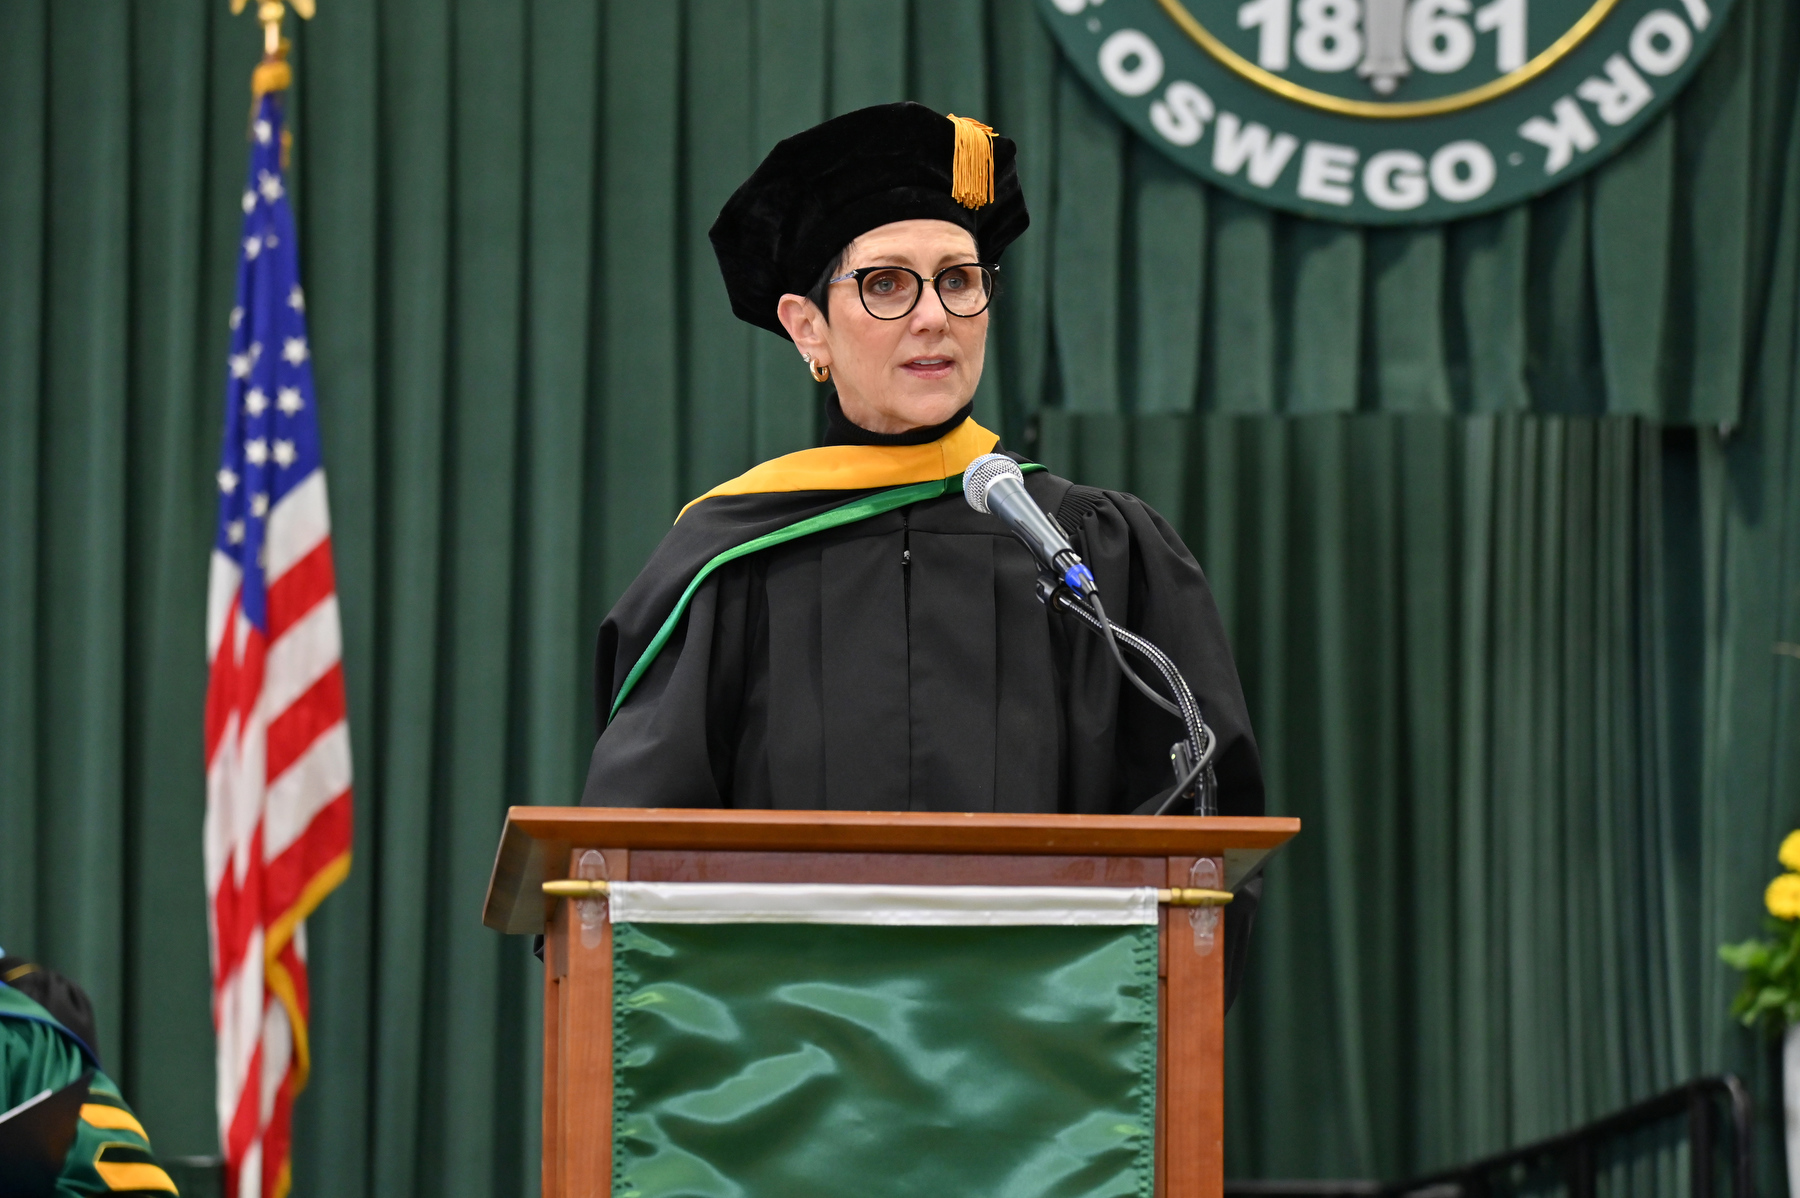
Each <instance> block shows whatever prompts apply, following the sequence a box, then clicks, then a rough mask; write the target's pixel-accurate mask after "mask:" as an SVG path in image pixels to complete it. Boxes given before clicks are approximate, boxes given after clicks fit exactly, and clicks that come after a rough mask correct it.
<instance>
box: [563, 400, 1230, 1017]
mask: <svg viewBox="0 0 1800 1198" xmlns="http://www.w3.org/2000/svg"><path fill="white" fill-rule="evenodd" d="M832 414H833V417H834V420H833V425H834V432H836V433H837V435H838V439H840V440H842V439H849V438H846V436H845V433H844V431H843V426H845V425H847V422H846V421H843V420H842V417H841V414H840V413H838V412H836V411H835V406H834V411H833V413H832ZM960 415H961V414H959V417H960ZM958 423H960V419H956V420H953V421H951V422H950V424H952V425H954V424H958ZM850 427H851V428H852V429H853V428H854V426H850ZM933 431H936V430H933ZM859 432H860V430H855V431H854V432H852V433H850V434H849V437H852V438H855V439H857V440H861V441H862V442H863V443H865V444H867V443H880V442H881V440H882V439H881V438H876V437H873V435H871V434H866V433H864V434H861V436H860V437H857V436H856V433H859ZM1025 485H1026V488H1027V490H1028V491H1029V492H1030V493H1031V495H1032V496H1033V497H1034V498H1035V499H1036V500H1037V502H1038V503H1039V505H1040V506H1041V507H1043V508H1044V510H1046V511H1048V512H1050V513H1051V514H1052V515H1054V516H1055V517H1056V519H1057V521H1058V523H1060V524H1061V525H1062V527H1063V528H1064V530H1065V531H1066V532H1067V533H1068V535H1069V539H1070V541H1071V543H1072V544H1073V545H1074V547H1075V549H1076V551H1077V552H1079V553H1080V554H1081V556H1082V559H1083V560H1084V561H1085V562H1086V563H1087V564H1088V565H1089V566H1090V567H1091V568H1092V569H1093V571H1094V576H1095V578H1096V580H1097V581H1098V583H1099V587H1100V594H1101V596H1102V598H1103V599H1104V600H1105V602H1106V605H1107V613H1108V615H1110V616H1111V617H1112V618H1113V619H1114V620H1117V621H1120V622H1121V623H1123V624H1124V625H1125V626H1126V627H1128V628H1131V629H1132V630H1134V631H1136V632H1138V633H1140V634H1141V635H1143V636H1145V637H1147V638H1149V639H1150V640H1151V641H1153V642H1155V643H1156V644H1157V645H1160V646H1161V647H1162V648H1163V649H1164V650H1165V651H1166V652H1167V653H1168V654H1169V655H1170V656H1171V657H1172V658H1173V659H1174V660H1175V662H1176V664H1177V665H1178V666H1179V667H1180V669H1181V671H1182V673H1183V674H1184V675H1185V676H1186V677H1187V679H1188V682H1189V684H1190V685H1191V686H1192V688H1193V691H1194V694H1195V696H1196V697H1197V698H1198V700H1199V702H1200V706H1201V709H1202V712H1203V713H1204V716H1205V718H1206V721H1207V723H1208V724H1209V725H1210V726H1211V728H1212V730H1213V732H1214V734H1215V735H1216V736H1217V737H1218V739H1219V744H1220V748H1219V753H1218V756H1217V758H1216V761H1215V769H1216V772H1217V776H1218V783H1219V810H1220V812H1221V814H1226V815H1260V814H1262V810H1263V785H1262V769H1261V765H1260V762H1259V760H1258V757H1257V750H1256V742H1255V740H1254V739H1253V737H1252V735H1251V730H1250V721H1249V717H1248V714H1247V712H1246V711H1245V706H1244V697H1243V693H1242V690H1241V688H1240V686H1239V683H1238V676H1237V669H1236V666H1235V665H1234V664H1233V662H1232V657H1231V650H1230V647H1229V646H1228V644H1227V643H1226V639H1225V630H1224V627H1223V625H1222V623H1221V622H1220V619H1219V613H1218V609H1217V607H1216V606H1215V605H1214V603H1213V599H1212V594H1211V591H1210V590H1209V589H1208V587H1207V584H1206V578H1205V575H1204V574H1202V573H1201V570H1200V567H1199V565H1198V564H1197V563H1196V562H1195V561H1194V558H1193V555H1192V554H1190V553H1189V552H1188V551H1187V548H1186V546H1184V545H1183V544H1182V542H1181V539H1180V537H1178V536H1177V535H1176V533H1175V531H1174V529H1172V528H1170V527H1169V525H1168V523H1167V522H1166V521H1164V520H1163V519H1162V517H1161V516H1159V515H1157V514H1156V513H1155V512H1154V511H1152V510H1151V509H1150V508H1149V507H1148V506H1147V505H1146V504H1144V503H1143V502H1142V501H1141V500H1139V499H1137V498H1136V497H1134V496H1131V495H1128V494H1125V493H1123V492H1118V491H1104V490H1099V489H1097V488H1093V487H1084V486H1078V485H1076V484H1074V483H1071V482H1070V481H1069V480H1067V479H1064V478H1059V477H1057V476H1056V475H1054V474H1050V473H1048V472H1044V471H1037V472H1032V473H1028V474H1027V475H1026V483H1025ZM866 493H867V492H844V491H830V492H820V491H808V492H784V493H774V494H749V495H723V496H715V497H713V498H709V499H707V500H705V501H703V502H702V503H700V504H698V505H696V506H695V507H693V508H691V509H690V510H689V511H688V512H687V513H686V514H685V515H684V516H683V517H682V519H681V520H680V521H679V522H677V524H676V525H675V527H674V528H673V529H672V530H671V531H670V533H669V535H668V536H667V537H665V538H664V541H663V543H662V545H661V546H659V548H658V549H657V551H656V553H655V554H653V555H652V557H651V559H650V561H649V563H648V564H647V565H646V566H645V568H644V571H643V573H642V574H640V575H639V577H638V579H637V580H636V581H635V582H634V583H633V584H632V586H631V587H630V588H629V589H628V590H627V592H626V593H625V595H624V596H623V597H622V598H621V599H620V600H619V603H618V605H617V606H616V607H615V608H614V609H613V611H612V612H611V613H610V614H609V615H608V616H607V618H606V621H605V623H604V624H603V625H602V629H601V634H600V643H599V652H598V661H597V663H596V680H595V681H596V687H595V689H596V700H597V703H598V709H599V710H600V711H601V712H602V713H603V719H604V713H606V712H607V711H609V710H610V709H611V708H612V706H613V699H614V696H615V695H617V693H618V691H619V688H620V687H621V686H622V685H624V684H625V681H626V679H627V677H628V676H629V674H630V671H631V669H632V667H633V665H634V664H635V663H636V662H637V661H638V660H639V658H640V657H641V656H642V655H643V651H644V649H645V647H646V646H647V645H649V644H650V642H651V639H652V637H653V635H654V634H655V632H656V631H657V629H658V628H659V627H661V625H662V624H663V623H664V621H665V620H666V618H667V617H668V614H669V612H670V611H672V610H674V607H675V603H676V600H677V598H678V597H679V595H680V593H681V592H682V590H683V589H684V588H685V587H686V586H687V584H688V582H689V581H690V580H691V579H692V578H693V577H694V576H695V574H696V573H697V572H698V569H699V566H700V565H701V564H702V563H704V562H705V561H707V560H710V559H711V558H712V557H713V556H714V555H715V554H716V553H718V552H719V551H720V550H721V549H722V548H725V547H728V546H730V545H735V544H740V543H742V542H744V541H747V540H749V539H751V538H753V537H755V536H759V535H762V534H763V533H766V532H769V531H771V530H773V529H775V528H781V527H785V526H787V525H789V524H791V523H793V522H794V521H795V520H798V519H801V518H804V517H806V516H809V515H814V514H816V513H818V512H820V511H824V510H827V509H829V508H835V507H837V506H838V505H840V504H843V503H844V502H846V500H847V499H850V498H852V497H855V496H859V495H862V494H866ZM684 526H686V527H684ZM1036 577H1037V567H1036V565H1035V563H1034V561H1033V559H1032V557H1031V555H1030V554H1029V552H1027V551H1026V549H1025V547H1024V546H1023V545H1022V544H1021V543H1020V542H1019V541H1018V540H1016V539H1015V538H1014V537H1012V536H1011V535H1010V534H1009V533H1007V532H1006V530H1005V529H1004V528H1003V527H1002V526H1001V525H1000V523H999V521H998V520H996V519H995V518H994V517H992V516H989V515H984V514H982V513H979V512H976V511H974V510H973V509H971V508H970V507H969V506H968V503H967V502H966V501H965V500H964V498H963V496H962V495H961V493H960V491H958V492H956V493H952V494H947V495H944V496H942V497H940V498H935V499H930V500H926V501H924V502H918V503H914V504H912V505H910V506H907V507H903V508H900V509H899V510H896V511H891V512H887V513H884V514H880V515H876V516H873V517H871V518H868V519H865V520H861V521H858V522H856V523H853V524H849V525H845V526H842V527H839V528H834V529H831V530H828V531H825V532H820V533H815V534H812V535H809V536H806V537H803V538H800V539H797V540H793V541H789V542H787V543H785V544H781V545H778V546H775V547H773V548H769V549H765V550H762V551H759V552H756V553H753V554H750V555H748V556H745V557H742V558H739V559H737V560H735V561H732V562H730V563H729V564H727V565H725V566H723V567H721V568H719V569H718V570H716V571H715V572H713V573H712V574H710V575H709V576H708V577H707V578H706V579H705V581H704V582H703V583H702V584H701V585H700V586H699V588H698V589H697V590H696V591H695V592H694V594H693V596H692V598H691V601H690V603H689V604H688V606H687V609H686V612H685V615H684V616H683V617H682V618H681V620H680V622H679V624H677V625H676V626H675V628H674V630H673V632H672V634H671V635H670V637H669V638H668V640H667V642H666V643H665V644H664V645H663V647H662V648H661V650H660V651H659V652H658V653H657V655H656V656H655V658H654V659H653V662H652V664H651V665H650V666H649V667H648V669H646V670H644V671H642V672H641V676H640V677H639V678H638V679H637V680H636V682H635V684H634V685H633V686H632V688H631V690H630V691H629V692H628V694H627V698H626V700H625V702H624V703H623V704H621V705H620V706H619V707H618V710H617V712H616V713H614V715H613V717H612V719H611V721H610V722H609V723H606V725H605V727H604V728H603V730H602V731H601V733H600V736H599V739H598V741H597V742H596V743H595V746H594V752H593V757H592V760H591V763H590V766H589V770H588V777H587V785H586V788H585V791H584V793H583V795H582V802H583V804H584V805H587V806H608V807H733V808H743V809H770V808H780V809H789V810H835V811H1002V812H1004V811H1011V812H1060V813H1070V814H1097V815H1098V814H1112V815H1121V814H1129V813H1131V812H1133V811H1135V810H1137V809H1138V808H1139V807H1140V806H1141V805H1143V804H1144V803H1145V802H1146V801H1147V800H1149V799H1150V798H1151V797H1152V796H1154V795H1156V794H1157V793H1158V792H1160V791H1164V790H1166V789H1167V788H1168V786H1169V785H1170V784H1171V782H1172V781H1173V775H1172V772H1171V768H1170V762H1169V750H1170V746H1171V745H1172V744H1173V743H1174V742H1175V741H1176V740H1177V739H1179V738H1180V736H1181V734H1182V727H1181V724H1180V721H1179V720H1177V719H1176V718H1175V717H1173V716H1171V715H1169V714H1167V713H1166V712H1164V711H1162V710H1160V709H1158V708H1157V707H1155V706H1153V705H1152V704H1151V703H1150V702H1149V701H1148V700H1147V699H1145V698H1144V697H1143V696H1142V695H1140V694H1139V693H1138V692H1137V691H1136V690H1135V689H1134V688H1133V687H1132V686H1131V685H1130V684H1129V683H1128V682H1126V681H1124V680H1123V679H1122V678H1121V677H1120V675H1119V671H1118V668H1117V666H1116V664H1115V663H1114V661H1113V659H1112V656H1111V654H1110V652H1109V651H1108V649H1107V647H1106V646H1105V644H1104V643H1103V642H1102V641H1101V640H1100V638H1099V637H1098V636H1096V635H1095V634H1094V633H1093V632H1091V631H1090V630H1089V629H1088V628H1087V627H1085V626H1084V625H1081V624H1080V623H1078V622H1077V621H1076V619H1075V618H1074V617H1072V616H1069V615H1067V614H1066V613H1061V612H1052V611H1049V610H1047V609H1046V608H1045V607H1044V606H1043V604H1041V603H1040V602H1039V601H1038V598H1037V595H1036V592H1035V589H1034V583H1035V580H1036ZM1151 677H1152V678H1154V677H1155V676H1154V674H1152V675H1151ZM1157 681H1158V682H1159V681H1160V680H1157ZM1260 893H1261V883H1260V879H1259V880H1257V881H1254V882H1252V883H1251V884H1250V886H1249V887H1248V888H1247V892H1246V893H1242V894H1240V896H1239V898H1238V901H1236V902H1234V903H1232V904H1231V906H1229V907H1227V908H1226V916H1227V922H1226V930H1227V931H1226V943H1227V945H1228V946H1229V948H1228V957H1227V963H1226V966H1227V967H1226V978H1227V986H1226V989H1227V995H1228V996H1230V995H1233V994H1235V992H1236V988H1237V984H1238V982H1239V981H1240V979H1241V976H1242V967H1243V963H1244V961H1245V959H1246V949H1247V946H1248V938H1249V931H1250V926H1251V923H1252V921H1253V919H1254V917H1255V912H1256V904H1257V900H1258V898H1259V897H1260Z"/></svg>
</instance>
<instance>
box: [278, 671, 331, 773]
mask: <svg viewBox="0 0 1800 1198" xmlns="http://www.w3.org/2000/svg"><path fill="white" fill-rule="evenodd" d="M344 712H345V707H344V667H343V665H342V663H339V664H337V665H334V666H332V667H331V668H330V669H329V670H327V671H325V673H323V674H321V675H319V680H318V681H317V682H315V683H313V684H312V686H310V687H308V688H307V690H306V693H304V694H302V695H301V696H300V697H299V698H298V699H295V700H294V702H293V704H292V705H291V706H290V707H289V708H288V709H287V710H286V711H284V712H282V713H280V714H279V715H277V716H275V718H274V719H272V720H270V721H269V731H268V734H267V747H266V748H265V749H264V752H265V753H266V754H267V758H268V768H267V772H266V775H265V776H266V777H267V778H268V780H269V781H271V782H273V781H274V780H275V779H277V778H279V777H281V775H282V774H283V773H285V772H286V771H287V768H288V767H289V766H290V765H293V764H294V762H295V761H297V760H299V758H300V755H301V754H302V753H304V752H306V750H307V749H308V748H309V747H310V746H311V745H312V743H313V742H314V741H315V740H318V739H319V736H320V734H321V733H323V732H325V731H326V730H327V729H330V728H332V727H335V726H336V725H337V724H339V723H341V722H342V721H343V719H344Z"/></svg>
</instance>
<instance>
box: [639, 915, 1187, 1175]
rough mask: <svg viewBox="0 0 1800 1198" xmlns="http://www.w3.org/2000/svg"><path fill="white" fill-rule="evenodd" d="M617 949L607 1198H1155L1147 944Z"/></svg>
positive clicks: (1119, 935)
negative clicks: (610, 1172)
mask: <svg viewBox="0 0 1800 1198" xmlns="http://www.w3.org/2000/svg"><path fill="white" fill-rule="evenodd" d="M613 936H614V938H613V954H614V960H613V964H614V985H615V993H614V999H615V1003H614V1011H615V1015H614V1062H613V1066H614V1085H615V1094H614V1135H613V1146H614V1147H613V1188H612V1193H613V1198H850V1196H852V1195H854V1196H855V1198H884V1196H890V1195H891V1196H893V1198H902V1196H904V1198H920V1196H923V1195H930V1196H933V1198H939V1196H941V1198H958V1196H962V1195H981V1196H982V1198H1124V1196H1131V1198H1151V1194H1152V1187H1153V1182H1154V1143H1153V1139H1154V1129H1155V1097H1156V960H1157V953H1156V928H1155V927H1154V926H1144V925H1139V926H1126V927H1057V926H1024V927H1016V926H1015V927H941V926H927V927H884V926H876V927H871V926H847V925H841V924H797V923H755V924H676V923H615V924H614V926H613Z"/></svg>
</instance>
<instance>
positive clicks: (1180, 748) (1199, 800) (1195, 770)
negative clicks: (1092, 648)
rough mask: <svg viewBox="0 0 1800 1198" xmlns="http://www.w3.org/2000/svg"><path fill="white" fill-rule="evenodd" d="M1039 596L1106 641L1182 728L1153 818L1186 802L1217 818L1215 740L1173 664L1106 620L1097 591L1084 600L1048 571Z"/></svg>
mask: <svg viewBox="0 0 1800 1198" xmlns="http://www.w3.org/2000/svg"><path fill="white" fill-rule="evenodd" d="M1037 595H1038V599H1039V600H1040V601H1042V602H1043V603H1044V605H1045V606H1047V607H1049V608H1050V609H1051V610H1052V611H1065V612H1068V613H1069V614H1070V615H1072V616H1074V617H1075V618H1076V619H1078V620H1080V621H1081V622H1082V623H1083V624H1084V625H1086V626H1087V627H1088V628H1089V629H1091V630H1093V632H1094V633H1096V634H1097V635H1098V636H1099V637H1100V638H1101V639H1102V640H1104V641H1106V643H1107V645H1108V647H1109V648H1111V650H1112V655H1113V660H1114V661H1116V662H1117V663H1118V666H1119V672H1120V673H1121V674H1123V675H1124V676H1125V678H1126V680H1127V681H1129V682H1130V683H1131V684H1132V685H1133V686H1135V687H1137V689H1138V690H1139V691H1141V692H1143V694H1144V696H1145V697H1146V698H1148V699H1149V700H1150V701H1151V702H1152V703H1155V704H1156V705H1157V706H1158V707H1160V708H1162V709H1163V710H1164V711H1166V712H1168V713H1169V714H1170V715H1172V716H1175V717H1176V718H1177V719H1179V720H1181V722H1182V723H1183V724H1184V725H1186V728H1187V733H1186V735H1185V736H1184V737H1183V738H1182V739H1181V740H1178V741H1176V742H1175V743H1174V744H1173V745H1172V746H1170V749H1169V760H1170V762H1171V764H1172V765H1173V766H1174V769H1175V785H1174V786H1173V787H1171V788H1170V789H1169V790H1168V791H1166V792H1164V793H1163V794H1161V795H1158V796H1157V797H1156V798H1154V799H1152V800H1150V802H1151V803H1152V804H1155V806H1153V807H1152V808H1151V811H1152V814H1155V815H1167V814H1168V813H1169V812H1171V811H1173V810H1175V809H1176V808H1177V807H1178V806H1180V805H1181V804H1182V803H1183V801H1184V800H1187V801H1188V802H1190V803H1191V804H1192V809H1193V813H1194V814H1195V815H1217V814H1218V813H1219V800H1218V795H1219V782H1218V778H1217V776H1216V775H1215V774H1214V773H1213V758H1214V756H1216V755H1217V753H1218V748H1219V746H1218V740H1217V738H1215V737H1214V736H1213V732H1212V729H1211V728H1209V727H1207V724H1206V720H1205V718H1204V717H1203V716H1202V715H1201V714H1200V704H1199V702H1198V701H1197V700H1196V699H1195V698H1194V692H1193V689H1192V688H1191V687H1189V686H1188V682H1187V679H1186V678H1184V677H1182V674H1181V671H1180V670H1178V669H1176V668H1175V663H1174V661H1173V660H1171V659H1170V657H1169V655H1168V654H1167V653H1164V652H1163V651H1162V650H1161V649H1159V648H1157V647H1156V646H1155V645H1154V644H1152V643H1151V642H1149V641H1147V640H1145V639H1144V638H1143V637H1141V636H1139V635H1138V634H1137V633H1135V632H1132V631H1131V630H1130V629H1128V628H1123V627H1120V626H1119V625H1118V624H1115V623H1113V622H1112V621H1111V620H1110V619H1108V618H1107V615H1106V608H1105V607H1104V606H1102V605H1101V602H1100V596H1099V593H1098V592H1093V591H1091V592H1089V593H1088V594H1086V595H1082V594H1080V593H1078V592H1077V591H1075V590H1074V589H1073V588H1071V587H1070V586H1069V585H1068V584H1067V583H1066V582H1064V581H1063V580H1062V579H1060V578H1058V577H1056V576H1055V575H1054V574H1051V573H1050V572H1049V571H1047V570H1046V571H1043V572H1040V573H1039V574H1038V581H1037ZM1121 645H1122V646H1124V648H1126V649H1130V650H1131V651H1132V652H1133V653H1135V654H1137V655H1138V656H1139V657H1141V658H1143V659H1144V660H1145V661H1147V662H1149V663H1150V664H1151V665H1152V666H1154V667H1155V668H1156V671H1157V673H1159V674H1161V675H1162V680H1163V685H1164V686H1166V687H1168V689H1169V693H1170V694H1171V695H1173V696H1174V702H1170V701H1169V700H1168V699H1166V698H1164V697H1163V696H1162V695H1159V694H1157V693H1156V691H1155V690H1154V689H1153V688H1152V687H1151V686H1150V684H1149V683H1147V682H1145V681H1144V680H1143V679H1142V678H1141V677H1139V676H1138V673H1137V671H1135V670H1133V669H1132V668H1131V666H1130V665H1128V664H1127V663H1126V661H1125V655H1124V653H1123V652H1121V650H1120V646H1121Z"/></svg>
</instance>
